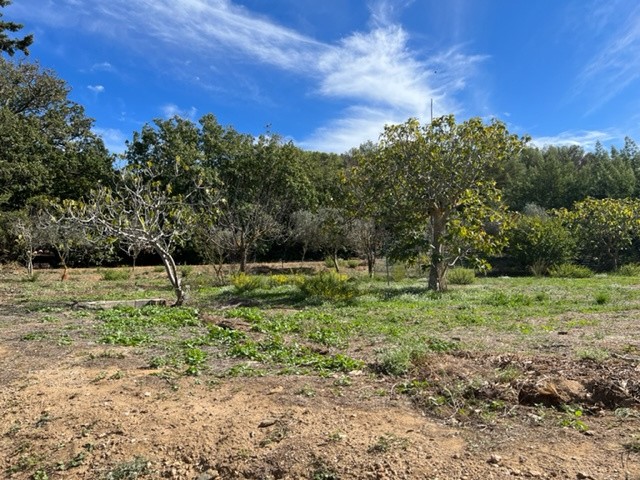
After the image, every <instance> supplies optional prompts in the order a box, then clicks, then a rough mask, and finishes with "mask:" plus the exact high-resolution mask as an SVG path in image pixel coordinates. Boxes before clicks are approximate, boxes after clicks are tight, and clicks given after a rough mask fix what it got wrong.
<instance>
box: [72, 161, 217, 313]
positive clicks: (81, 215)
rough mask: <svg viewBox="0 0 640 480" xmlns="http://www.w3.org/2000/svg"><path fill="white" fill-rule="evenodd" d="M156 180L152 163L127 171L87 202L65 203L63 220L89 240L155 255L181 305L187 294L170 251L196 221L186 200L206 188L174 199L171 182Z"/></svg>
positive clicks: (187, 237)
mask: <svg viewBox="0 0 640 480" xmlns="http://www.w3.org/2000/svg"><path fill="white" fill-rule="evenodd" d="M179 173H180V172H179V171H178V174H179ZM160 178H161V173H160V172H158V171H157V170H156V169H155V167H154V165H153V164H152V163H149V165H147V166H146V167H138V168H133V167H131V168H126V169H124V170H123V171H122V172H121V178H120V181H119V182H118V183H117V184H116V186H115V187H114V188H113V189H109V188H106V187H100V188H98V189H96V190H93V191H92V192H91V195H90V196H89V198H88V199H87V200H86V201H85V202H67V203H66V208H65V212H66V214H67V218H69V219H72V220H74V221H75V222H77V223H79V224H81V225H84V226H85V227H87V234H88V235H89V236H93V238H102V239H104V238H107V239H110V240H111V241H112V242H115V241H118V242H120V244H121V245H122V246H124V247H125V248H134V249H136V250H142V249H149V250H153V251H155V252H156V253H157V254H158V255H159V256H160V259H161V260H162V264H163V265H164V268H165V271H166V273H167V277H168V279H169V282H170V283H171V286H172V287H173V290H174V293H175V296H176V302H175V305H182V304H183V303H184V301H185V299H186V294H187V290H186V289H185V287H184V285H183V284H182V280H181V278H180V276H179V275H178V270H177V267H176V262H175V260H174V258H173V252H174V250H175V248H176V246H178V245H182V244H184V242H185V241H186V240H188V239H189V238H190V237H191V234H192V231H193V226H194V222H195V218H196V217H195V215H194V210H193V208H192V207H191V206H190V205H189V203H188V202H189V200H190V197H191V196H194V195H195V193H196V192H197V191H198V190H201V189H202V190H206V189H205V188H204V187H202V186H201V185H194V186H193V187H192V189H191V190H190V191H189V192H187V193H186V194H184V195H174V194H173V193H172V189H171V187H170V185H171V183H165V181H166V178H164V179H162V180H161V179H160Z"/></svg>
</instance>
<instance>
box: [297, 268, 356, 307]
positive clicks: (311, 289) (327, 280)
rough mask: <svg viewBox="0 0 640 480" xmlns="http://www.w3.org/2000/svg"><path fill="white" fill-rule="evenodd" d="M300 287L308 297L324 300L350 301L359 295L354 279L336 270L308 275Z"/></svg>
mask: <svg viewBox="0 0 640 480" xmlns="http://www.w3.org/2000/svg"><path fill="white" fill-rule="evenodd" d="M299 288H300V291H301V292H302V293H303V294H305V295H306V296H307V297H314V298H319V299H322V300H333V301H349V300H352V299H354V298H355V297H357V296H358V295H359V291H358V287H357V285H356V283H355V282H354V281H353V280H352V279H350V278H349V277H348V276H347V275H342V274H339V273H335V272H324V273H320V274H318V275H314V276H312V277H307V278H305V280H304V282H302V283H301V284H300V285H299Z"/></svg>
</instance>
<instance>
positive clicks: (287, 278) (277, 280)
mask: <svg viewBox="0 0 640 480" xmlns="http://www.w3.org/2000/svg"><path fill="white" fill-rule="evenodd" d="M268 281H269V285H270V286H272V287H281V286H282V285H300V284H301V283H302V282H304V277H303V276H302V275H282V274H279V275H271V276H270V277H269V279H268Z"/></svg>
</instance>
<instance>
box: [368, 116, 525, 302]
mask: <svg viewBox="0 0 640 480" xmlns="http://www.w3.org/2000/svg"><path fill="white" fill-rule="evenodd" d="M523 143H524V142H523V140H522V139H520V138H519V137H517V136H515V135H511V134H509V132H508V131H507V129H506V127H505V125H504V124H503V123H501V122H498V121H493V122H492V123H490V124H488V125H485V124H484V123H483V122H482V120H480V119H478V118H473V119H470V120H468V121H466V122H464V123H460V124H458V123H456V121H455V118H454V117H453V116H452V115H450V116H445V117H440V118H437V119H434V120H433V122H431V123H430V124H428V125H424V126H422V125H420V123H419V122H418V121H417V120H415V119H410V120H408V121H407V122H406V123H403V124H400V125H391V126H387V127H385V130H384V132H383V133H382V135H381V138H380V154H379V155H376V156H374V157H372V158H371V159H370V160H369V161H368V162H367V163H365V165H364V169H365V171H366V172H367V174H368V176H370V177H371V178H377V179H384V180H381V182H383V183H382V184H383V185H384V187H385V188H382V189H380V191H378V192H377V198H378V200H379V201H380V202H383V204H384V205H385V206H386V207H387V210H388V211H391V212H394V214H395V215H396V216H400V217H403V218H404V219H405V220H404V221H405V223H407V219H408V220H409V222H408V223H410V224H412V225H413V227H414V228H415V226H421V227H422V229H423V231H424V232H427V233H428V240H429V256H430V268H429V288H430V289H431V290H437V291H440V290H443V289H444V288H445V287H446V284H445V274H446V271H447V268H448V266H450V265H451V264H452V263H455V261H456V260H457V259H458V258H459V257H460V256H462V255H465V254H471V253H473V252H472V251H471V250H468V249H466V248H465V249H462V250H461V249H460V248H458V246H457V245H462V244H468V245H472V246H473V249H474V250H475V251H477V249H479V248H483V247H486V248H487V249H488V250H492V249H494V248H497V247H499V246H500V242H498V241H497V239H498V238H499V236H498V235H495V234H494V232H492V231H491V230H492V229H487V228H486V225H487V224H489V223H490V222H492V221H495V220H497V219H498V218H497V215H498V214H499V212H500V208H499V195H498V192H497V191H496V190H495V188H494V187H493V183H492V182H491V179H490V176H491V172H492V171H493V170H494V167H495V166H496V165H497V164H500V163H503V162H505V161H506V159H507V158H509V157H511V156H513V155H516V154H517V153H518V152H519V151H520V150H521V149H522V147H523ZM465 210H467V211H472V212H474V214H473V215H466V216H465ZM493 212H495V214H496V215H494V213H493ZM480 215H481V216H480ZM465 220H466V222H465ZM497 230H498V233H499V229H497Z"/></svg>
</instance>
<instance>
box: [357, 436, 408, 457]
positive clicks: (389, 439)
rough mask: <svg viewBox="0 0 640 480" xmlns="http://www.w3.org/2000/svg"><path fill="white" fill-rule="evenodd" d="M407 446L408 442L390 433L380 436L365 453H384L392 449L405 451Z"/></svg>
mask: <svg viewBox="0 0 640 480" xmlns="http://www.w3.org/2000/svg"><path fill="white" fill-rule="evenodd" d="M408 446H409V440H407V439H406V438H402V437H398V436H396V435H394V434H392V433H387V434H385V435H380V436H379V437H378V438H377V440H376V441H375V443H374V444H373V445H371V446H370V447H369V448H368V449H367V452H369V453H386V452H389V451H390V450H392V449H394V450H395V449H401V450H406V449H407V447H408Z"/></svg>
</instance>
